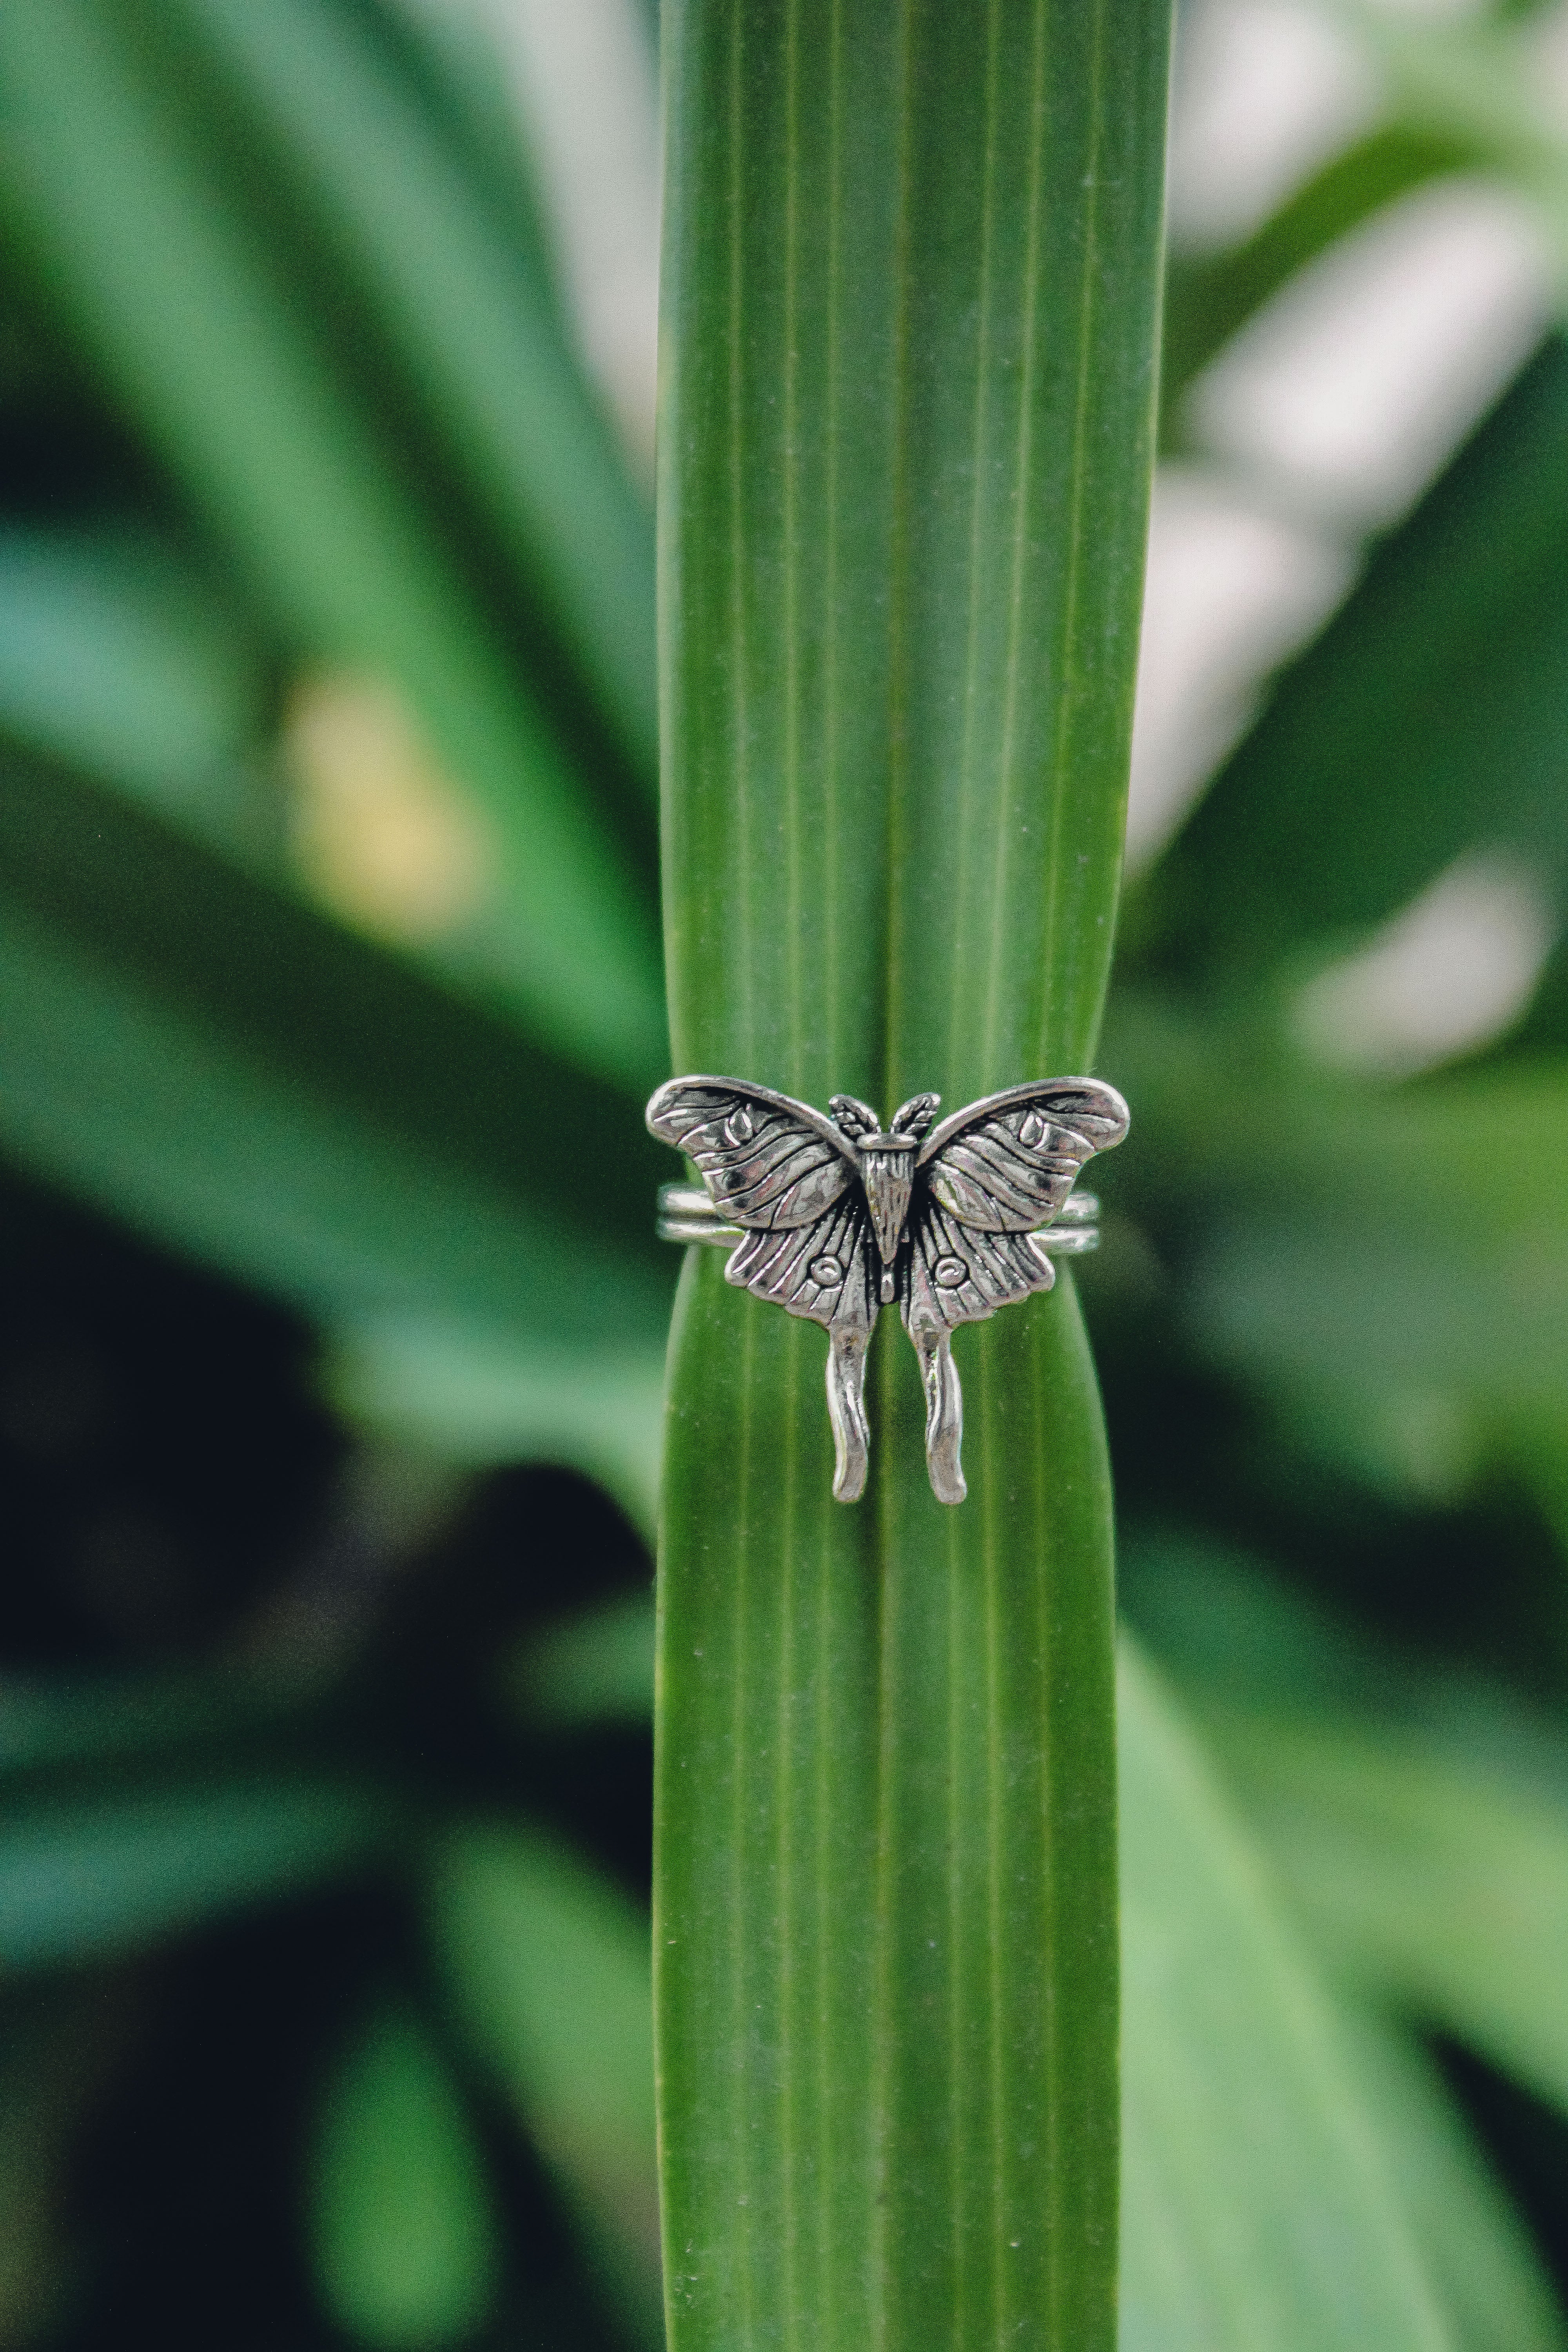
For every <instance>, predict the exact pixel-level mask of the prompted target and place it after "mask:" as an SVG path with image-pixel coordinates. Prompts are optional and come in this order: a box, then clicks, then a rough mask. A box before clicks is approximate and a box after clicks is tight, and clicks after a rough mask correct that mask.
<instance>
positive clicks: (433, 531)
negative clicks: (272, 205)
mask: <svg viewBox="0 0 1568 2352" xmlns="http://www.w3.org/2000/svg"><path fill="white" fill-rule="evenodd" d="M161 21H162V22H163V23H164V24H165V25H166V21H167V20H166V18H162V17H161V16H154V15H153V14H152V13H149V12H143V13H142V14H141V15H139V16H138V17H137V20H136V23H135V25H134V26H132V24H131V22H130V21H129V20H128V19H126V18H124V17H123V16H122V14H121V12H118V11H116V10H114V9H113V8H112V7H110V6H107V5H106V6H100V5H98V0H58V5H54V6H51V7H50V8H49V9H47V11H44V10H41V9H38V8H36V7H32V6H28V7H23V8H20V9H15V10H9V11H6V12H5V13H4V14H3V15H0V74H3V75H4V78H5V83H6V87H7V89H9V91H10V94H11V100H12V107H13V113H12V123H11V136H10V138H9V140H8V142H7V143H6V147H5V158H4V168H3V170H0V207H3V208H4V210H5V213H6V214H7V215H8V216H9V229H10V235H11V238H12V241H13V243H14V244H15V245H16V246H17V247H18V248H19V249H20V250H21V251H22V252H23V253H25V254H26V256H27V257H29V261H30V266H31V268H32V270H33V273H34V275H35V277H36V278H37V281H38V283H39V284H40V285H41V286H44V287H47V289H48V290H49V294H50V297H51V299H53V300H54V301H55V302H56V303H58V305H59V307H60V308H61V310H62V312H63V314H64V315H65V317H66V318H67V320H68V322H69V325H70V327H71V330H72V331H73V332H74V333H75V334H76V335H77V336H79V337H85V338H86V339H87V340H88V341H89V344H90V346H91V351H92V355H93V357H94V359H95V361H96V362H97V363H98V364H99V366H100V367H101V369H102V370H103V372H104V373H105V376H106V377H107V379H108V380H109V382H110V383H111V384H112V386H113V388H114V390H115V392H116V394H117V395H118V396H119V397H120V398H121V400H123V401H124V402H125V403H126V404H127V405H128V407H129V408H130V410H131V411H132V414H133V415H135V416H136V417H137V418H138V420H139V421H140V422H141V424H142V426H143V428H144V430H145V431H146V432H147V434H148V436H150V438H151V439H152V440H153V443H154V444H155V445H156V446H157V447H158V449H159V450H160V452H161V454H162V456H163V460H164V462H165V463H166V464H167V466H168V467H170V468H171V470H172V471H173V472H174V475H175V476H176V478H180V479H182V480H183V481H184V483H185V484H186V485H187V486H188V488H189V489H190V492H191V494H192V498H193V502H194V503H195V505H197V506H198V507H199V508H200V509H202V510H203V511H204V512H205V513H208V514H210V515H211V516H212V517H213V518H214V519H215V520H217V522H218V523H219V524H220V526H221V528H222V529H223V530H225V532H226V534H227V535H228V537H229V539H230V541H232V544H233V546H234V549H235V551H236V552H237V557H238V559H239V561H240V562H241V563H242V565H243V566H244V568H245V569H246V570H247V572H248V574H249V576H250V577H251V579H252V580H253V582H254V583H255V584H256V587H257V589H258V593H261V594H262V595H264V596H265V597H266V598H268V600H269V602H270V604H271V605H272V608H273V609H274V611H275V612H276V614H277V616H278V621H279V627H280V629H281V630H283V631H284V632H285V633H288V634H290V635H296V636H297V637H299V638H300V639H301V640H302V641H303V642H304V643H305V644H306V645H307V646H310V648H311V649H313V650H314V651H316V652H317V653H319V654H321V655H323V656H331V657H332V658H335V659H337V660H340V661H343V662H347V663H351V664H353V665H356V666H363V667H368V668H370V669H371V670H373V671H377V672H386V673H390V674H391V675H393V676H394V677H397V678H398V679H399V680H400V681H401V682H402V684H403V685H404V686H405V688H406V690H407V692H408V694H409V696H410V698H411V700H412V701H413V703H414V705H415V707H416V709H417V711H418V713H419V715H420V717H421V719H422V720H423V721H424V723H425V724H426V726H427V727H428V729H429V730H430V733H431V736H432V738H433V740H435V741H436V742H437V744H438V745H439V746H440V747H441V749H442V751H443V752H444V754H445V756H446V758H447V760H448V761H449V762H450V765H451V767H452V770H453V772H454V773H455V775H456V776H457V777H458V778H460V779H461V781H462V782H463V783H464V784H466V785H467V786H468V787H469V788H471V789H472V791H473V792H474V793H476V795H477V796H478V798H479V802H480V803H481V805H482V806H483V808H484V809H485V811H486V812H487V814H488V815H489V818H490V820H491V821H492V823H493V824H494V825H495V827H496V834H497V840H498V843H499V845H500V850H499V856H500V862H499V865H498V866H497V868H496V871H495V872H494V873H493V875H492V876H491V877H489V883H490V887H489V895H488V897H487V899H486V901H485V903H484V905H483V906H481V907H479V908H476V909H475V910H474V912H473V913H472V915H471V916H470V917H469V919H468V920H467V921H466V923H464V924H463V925H461V926H460V927H458V928H457V929H454V931H453V932H452V933H451V934H450V936H449V937H448V938H447V939H446V940H443V941H442V942H441V953H442V960H443V962H444V965H445V968H446V969H447V971H449V972H450V973H451V975H452V976H453V977H454V978H455V979H457V980H458V981H460V982H462V983H463V984H464V985H466V986H468V987H470V988H474V989H478V990H480V991H485V992H491V993H495V994H499V995H500V997H502V998H503V999H505V1001H507V1002H508V1003H510V1004H511V1005H512V1006H513V1007H514V1008H516V1009H517V1010H519V1011H521V1013H523V1015H524V1016H525V1017H526V1018H527V1020H528V1021H529V1022H530V1023H531V1025H533V1026H534V1027H535V1028H536V1029H537V1031H538V1032H539V1034H541V1035H542V1036H543V1037H545V1038H547V1039H548V1040H549V1041H550V1042H552V1044H554V1045H559V1046H561V1047H563V1049H565V1050H566V1051H568V1052H570V1053H571V1054H572V1055H574V1056H575V1057H577V1058H579V1059H581V1060H582V1061H584V1063H585V1064H586V1065H587V1066H592V1067H594V1068H595V1069H596V1070H599V1071H602V1072H604V1073H605V1074H607V1075H611V1076H615V1077H616V1078H618V1079H620V1080H622V1081H624V1082H629V1083H630V1084H632V1085H633V1086H634V1087H638V1086H643V1085H646V1084H647V1081H648V1080H649V1078H651V1077H652V1076H657V1075H658V1071H659V1070H660V1068H662V1066H663V1062H664V1036H663V1019H662V1014H661V1011H660V1003H659V991H658V972H657V964H656V960H655V953H654V945H653V937H652V926H651V919H650V910H649V908H647V904H646V902H645V900H644V898H643V897H642V896H641V894H640V892H639V890H638V887H637V883H636V881H635V879H634V877H633V875H632V873H631V871H630V869H629V867H628V866H627V864H626V860H625V858H624V857H623V856H622V855H621V852H620V850H619V848H618V847H617V845H616V842H615V840H614V839H613V838H612V835H611V832H610V829H609V826H608V824H607V821H606V820H605V816H604V815H603V814H601V813H600V812H599V811H598V810H597V809H596V808H595V806H594V805H593V804H592V803H591V802H590V799H589V795H588V793H587V791H586V789H585V787H584V783H583V782H582V781H581V779H580V778H579V777H578V776H577V775H576V774H574V772H573V769H572V766H571V764H570V761H569V760H568V758H567V755H566V752H565V750H564V747H563V743H562V742H561V741H560V740H557V739H556V737H555V736H554V735H553V733H552V730H551V728H550V726H549V725H548V724H547V722H546V721H545V719H544V718H543V716H542V711H541V709H540V708H539V707H538V705H537V703H536V702H535V701H534V700H533V699H532V698H531V697H530V695H529V693H528V692H527V690H526V689H525V688H523V687H522V686H521V682H520V679H519V676H518V666H517V664H516V662H515V660H514V659H512V658H510V656H509V654H508V652H507V650H506V648H505V647H504V646H502V645H501V644H500V641H499V639H498V637H497V635H496V633H495V629H494V626H493V625H492V624H491V623H490V621H489V619H487V618H486V617H485V616H484V615H483V614H481V613H480V612H479V610H478V609H477V607H476V605H475V602H474V599H473V596H472V593H471V592H470V590H469V588H468V583H467V581H466V580H465V578H464V577H463V576H462V573H461V572H460V570H459V569H458V567H457V566H456V565H455V564H454V562H453V561H452V559H451V557H450V555H449V553H448V552H447V549H446V547H445V545H444V542H443V538H442V534H441V532H440V530H439V529H438V527H437V525H436V524H435V523H434V522H433V521H432V520H431V518H430V517H429V516H428V515H426V513H425V512H424V511H423V510H422V509H421V508H420V507H419V506H418V505H417V504H416V503H415V502H413V501H412V500H411V499H410V497H409V494H408V489H407V484H406V478H405V474H404V472H403V469H401V468H400V467H399V466H398V465H397V463H396V462H395V457H394V454H393V452H392V451H391V450H390V449H389V448H386V447H384V446H382V445H381V444H380V443H379V441H378V439H377V436H376V432H375V430H374V428H373V426H372V425H370V423H369V422H368V421H367V420H366V419H365V418H364V417H363V415H361V414H360V413H359V411H358V409H357V408H356V407H355V406H353V405H352V404H350V402H349V401H347V400H345V398H344V393H343V387H342V385H341V384H339V383H337V382H336V381H335V380H334V377H333V374H332V372H331V366H330V364H329V363H328V362H327V360H326V358H325V356H324V354H323V352H322V351H321V347H320V344H319V341H317V339H316V338H315V337H314V336H313V334H312V333H311V332H310V330H309V329H308V328H307V327H306V326H305V325H304V324H303V323H302V322H301V320H300V317H299V316H298V285H297V282H290V279H289V276H288V274H287V270H286V268H285V266H284V265H285V264H286V262H287V258H288V257H287V254H286V252H285V251H284V250H283V249H282V248H281V247H280V241H279V237H278V236H277V235H276V233H275V226H273V228H272V233H270V234H268V226H267V225H265V224H264V223H263V222H262V221H259V220H258V219H256V218H254V217H249V216H247V215H243V214H242V213H239V212H237V211H236V210H235V208H234V202H233V200H234V197H235V196H236V195H237V194H240V193H241V192H242V188H243V184H244V175H243V174H237V173H236V171H235V169H234V158H233V154H232V152H228V153H226V152H223V151H222V150H221V147H219V148H215V147H214V145H213V143H212V140H213V132H214V129H215V116H214V110H212V109H211V108H206V109H205V110H204V108H203V107H202V106H201V104H200V103H199V102H198V103H196V104H195V105H194V106H193V104H192V100H196V99H197V96H198V93H197V92H196V90H195V89H194V88H193V86H192V85H191V83H190V81H189V79H188V78H186V79H181V78H180V77H179V76H178V75H176V74H174V73H172V72H171V71H169V70H168V67H167V61H166V59H162V58H160V57H159V54H158V48H159V39H158V36H159V28H160V22H161ZM299 267H300V264H299V263H298V262H296V269H297V270H298V268H299ZM431 952H434V950H433V949H432V950H431Z"/></svg>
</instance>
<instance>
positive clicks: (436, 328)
mask: <svg viewBox="0 0 1568 2352" xmlns="http://www.w3.org/2000/svg"><path fill="white" fill-rule="evenodd" d="M164 13H165V15H166V17H167V22H168V27H169V32H170V35H171V38H172V40H173V42H174V45H175V46H174V56H175V57H176V58H188V59H189V61H190V63H191V64H197V63H198V62H199V51H200V49H201V48H203V47H205V48H207V49H210V52H211V58H212V62H213V63H214V64H215V65H216V66H217V67H219V68H221V71H222V75H223V78H224V80H225V82H226V84H227V85H228V86H230V87H231V89H232V90H233V93H234V97H235V100H236V101H237V104H238V105H239V106H240V107H241V108H242V109H243V110H245V111H247V113H250V114H253V115H254V116H255V117H256V119H257V120H258V122H260V124H261V125H262V126H263V128H264V132H265V137H266V139H267V141H268V143H269V144H270V145H271V146H272V147H273V148H274V149H275V151H276V153H277V155H278V156H279V159H280V161H281V162H282V163H283V164H284V166H285V167H286V169H287V170H288V172H289V173H290V175H291V176H292V177H293V178H295V179H297V180H298V182H299V184H300V188H301V190H302V192H303V193H304V194H305V195H306V197H307V199H308V201H309V202H310V206H311V210H312V215H313V218H314V220H315V222H316V223H317V224H318V225H319V229H320V233H321V236H322V239H323V242H324V243H325V244H326V245H327V246H328V247H330V248H332V249H333V250H334V252H335V257H336V269H335V272H334V283H335V284H336V285H337V286H338V287H340V288H342V287H345V286H353V287H356V288H363V290H364V292H365V294H366V296H367V297H368V299H370V300H371V301H372V302H373V304H374V314H375V320H376V323H377V325H378V327H379V328H380V329H381V330H382V331H383V333H384V335H385V337H386V339H387V341H388V342H389V344H390V346H391V348H392V350H393V351H394V352H395V356H396V359H397V360H398V361H399V362H401V363H402V365H403V366H404V367H405V369H406V370H407V372H408V374H409V376H410V378H411V380H412V382H413V383H414V384H415V385H416V389H417V391H418V392H419V393H420V394H422V395H423V396H424V398H425V400H426V404H427V406H428V410H429V413H430V415H432V416H433V417H434V418H437V419H438V420H439V426H440V430H441V433H442V435H443V437H444V439H445V440H446V442H447V445H448V446H449V449H450V453H451V455H452V456H453V457H455V458H457V459H458V460H459V461H460V462H461V463H462V464H463V465H464V466H465V467H467V469H468V471H469V473H470V474H471V476H472V477H473V479H474V487H475V489H476V491H477V493H478V496H479V499H480V500H481V502H482V510H483V512H484V513H485V515H486V516H487V518H488V519H489V521H490V523H491V525H492V526H493V527H495V528H498V529H500V530H501V531H502V532H503V533H504V534H505V536H506V539H507V544H508V550H509V552H510V555H511V557H512V559H513V561H514V562H516V564H517V565H518V568H519V570H520V572H521V573H522V574H523V576H524V577H525V578H530V579H531V580H533V581H535V582H536V583H537V584H538V587H539V590H540V592H541V599H542V604H544V607H545V609H546V611H547V612H548V613H549V614H550V615H551V617H552V619H553V620H555V621H556V622H557V623H558V624H559V625H560V626H561V627H562V629H563V634H564V635H565V637H566V639H567V642H568V644H569V645H570V646H571V648H572V650H573V652H574V656H576V658H577V660H578V662H579V664H580V665H581V667H582V668H583V670H584V675H585V676H586V677H587V679H588V682H589V684H590V686H591V688H592V689H593V691H594V694H595V699H596V702H597V704H598V707H599V708H600V709H602V710H603V711H604V712H605V715H606V717H607V718H608V719H610V720H611V721H612V722H613V724H614V725H615V726H616V729H617V730H618V731H619V733H620V735H621V738H622V740H623V742H624V744H625V747H626V750H627V751H628V752H629V754H630V755H631V757H632V758H633V759H634V760H635V761H636V762H637V766H638V768H639V770H640V772H641V774H642V778H643V780H644V782H647V784H648V785H649V786H651V784H652V781H653V777H654V774H655V772H656V765H657V759H658V740H657V738H658V720H657V713H656V710H655V707H654V643H653V520H652V516H651V515H650V514H649V513H648V511H647V509H646V507H645V506H644V505H643V503H642V501H641V500H640V499H639V498H638V497H637V493H636V492H635V491H634V489H633V488H632V484H631V481H630V478H629V477H628V476H627V474H626V470H625V468H624V467H622V466H621V465H620V464H619V463H618V461H617V459H616V455H615V452H614V447H613V444H612V442H611V438H610V436H609V433H608V430H607V427H606V425H605V422H604V420H603V419H602V418H601V416H600V415H599V413H598V411H597V408H596V406H595V402H594V400H593V398H592V396H591V394H589V392H588V391H587V389H586V387H585V386H584V383H582V381H581V380H580V378H579V375H578V373H577V371H576V369H575V367H574V364H573V362H572V361H571V359H570V357H569V353H568V349H567V345H566V342H565V341H564V338H563V334H562V332H561V330H560V325H559V322H558V320H557V319H556V317H555V315H554V312H553V309H552V305H551V304H550V302H549V300H548V299H547V298H546V297H545V296H544V293H543V289H542V287H541V286H540V284H539V280H538V275H537V270H536V268H527V267H523V266H521V262H522V257H521V256H520V255H519V253H518V251H517V247H516V242H515V238H514V236H511V235H510V234H509V233H508V230H507V227H506V225H505V224H504V223H502V222H500V221H498V220H497V219H496V218H494V217H493V216H492V215H490V213H489V209H488V207H487V206H486V205H484V203H483V202H482V201H481V191H480V188H479V185H477V184H476V181H475V176H474V175H473V174H472V173H468V172H467V171H465V169H464V168H463V166H464V159H463V158H462V157H461V156H460V155H459V154H458V153H457V152H453V151H452V150H451V149H450V148H449V147H448V146H447V144H446V143H445V142H443V141H442V140H441V139H440V138H439V137H438V136H437V135H436V126H435V125H434V124H433V123H432V122H431V121H429V120H428V119H427V117H426V114H425V112H424V110H422V109H421V108H420V107H419V105H418V104H417V103H416V93H415V91H414V90H413V89H409V88H407V87H405V86H404V85H403V83H402V79H401V78H400V76H399V75H398V73H397V72H396V71H395V53H389V51H388V49H387V47H386V44H385V43H384V41H382V42H378V41H377V40H375V39H374V37H367V19H366V16H365V13H364V11H363V10H351V9H349V8H346V7H343V6H341V5H338V0H268V6H267V7H265V8H257V7H254V6H252V5H249V0H167V6H166V8H165V12H164ZM187 69H188V68H187ZM302 290H308V281H306V285H305V286H304V287H302Z"/></svg>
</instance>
